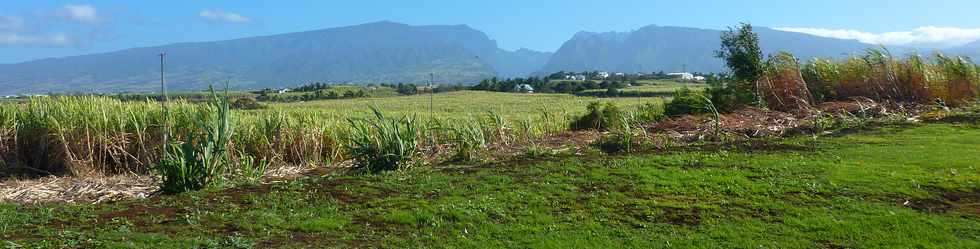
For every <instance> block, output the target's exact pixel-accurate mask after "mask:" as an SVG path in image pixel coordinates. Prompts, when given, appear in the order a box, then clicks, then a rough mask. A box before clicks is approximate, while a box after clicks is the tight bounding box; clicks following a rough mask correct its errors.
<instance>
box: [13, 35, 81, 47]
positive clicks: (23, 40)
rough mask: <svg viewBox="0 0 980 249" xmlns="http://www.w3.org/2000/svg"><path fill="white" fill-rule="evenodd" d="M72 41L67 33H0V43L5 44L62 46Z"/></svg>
mask: <svg viewBox="0 0 980 249" xmlns="http://www.w3.org/2000/svg"><path fill="white" fill-rule="evenodd" d="M71 43H72V39H71V37H68V35H67V34H64V33H58V34H53V35H22V34H16V33H0V44H7V45H54V46H63V45H69V44H71Z"/></svg>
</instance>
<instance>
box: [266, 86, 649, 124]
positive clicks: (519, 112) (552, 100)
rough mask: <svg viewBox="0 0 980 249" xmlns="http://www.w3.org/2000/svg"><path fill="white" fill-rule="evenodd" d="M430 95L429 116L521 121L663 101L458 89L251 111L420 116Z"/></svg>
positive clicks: (330, 115) (340, 116) (279, 105)
mask: <svg viewBox="0 0 980 249" xmlns="http://www.w3.org/2000/svg"><path fill="white" fill-rule="evenodd" d="M430 97H431V103H432V113H431V114H432V117H433V118H436V119H446V120H453V119H455V120H458V119H466V118H473V117H484V116H486V115H487V113H488V112H491V111H493V112H496V113H498V114H499V115H501V116H503V117H504V118H507V119H509V120H511V121H520V120H523V119H528V118H531V119H538V118H540V117H541V115H542V113H543V112H547V113H553V114H559V115H566V114H568V115H581V114H582V113H585V111H586V109H585V106H587V105H588V104H589V103H591V102H595V101H602V102H614V103H616V104H618V105H620V106H621V107H624V108H633V107H637V106H640V105H643V104H647V103H662V102H663V99H662V98H618V99H598V98H591V97H576V96H572V95H568V94H540V93H536V94H521V93H499V92H483V91H458V92H447V93H439V94H434V95H431V96H430V95H426V94H422V95H412V96H401V97H390V98H360V99H346V100H323V101H310V102H296V103H275V104H271V105H270V109H269V110H259V111H252V113H264V112H268V111H276V110H284V111H287V112H296V113H315V114H316V115H318V116H319V117H320V118H325V119H330V120H338V121H344V119H345V118H348V117H365V116H368V115H370V114H371V108H370V107H372V106H375V107H378V108H379V109H381V110H382V111H384V112H385V113H388V114H391V115H396V116H402V115H416V116H418V117H420V118H429V114H430V113H429V104H430Z"/></svg>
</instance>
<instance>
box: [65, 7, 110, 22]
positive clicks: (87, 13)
mask: <svg viewBox="0 0 980 249" xmlns="http://www.w3.org/2000/svg"><path fill="white" fill-rule="evenodd" d="M59 15H60V16H61V17H62V18H65V19H68V20H72V21H76V22H81V23H87V24H96V23H99V22H101V21H102V17H100V16H99V11H98V10H97V9H95V6H92V5H88V4H80V5H65V6H64V7H62V8H61V10H60V11H59Z"/></svg>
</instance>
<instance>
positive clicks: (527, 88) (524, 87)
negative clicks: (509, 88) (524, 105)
mask: <svg viewBox="0 0 980 249" xmlns="http://www.w3.org/2000/svg"><path fill="white" fill-rule="evenodd" d="M514 92H518V93H534V87H531V85H528V84H517V85H516V86H514Z"/></svg>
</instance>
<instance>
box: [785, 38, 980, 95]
mask: <svg viewBox="0 0 980 249" xmlns="http://www.w3.org/2000/svg"><path fill="white" fill-rule="evenodd" d="M800 67H801V69H802V77H803V79H804V81H805V82H806V83H807V84H806V87H807V88H808V90H809V91H810V93H811V94H812V95H813V96H814V99H815V100H817V101H818V102H819V101H832V100H847V99H850V98H854V97H865V98H870V99H874V100H879V101H881V100H887V101H897V102H915V103H933V102H934V101H936V100H941V101H943V102H945V103H948V104H951V105H962V104H965V103H967V102H970V101H973V100H976V99H977V97H978V96H980V76H978V73H980V71H978V70H977V65H975V64H974V63H973V62H971V61H970V60H969V59H968V58H965V57H949V56H945V55H943V54H940V53H937V54H935V55H933V56H932V57H931V58H925V57H922V56H920V55H917V54H911V55H908V56H905V57H904V58H896V57H895V56H893V55H891V53H889V52H888V51H887V50H885V49H868V50H866V51H865V53H864V54H863V55H860V56H854V57H850V58H846V59H842V60H826V59H815V60H811V61H809V62H807V63H806V64H804V65H801V66H800Z"/></svg>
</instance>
